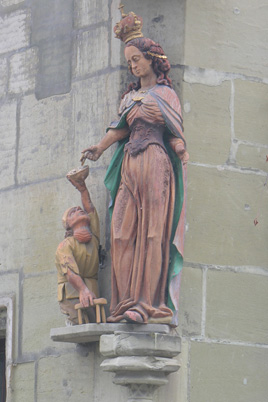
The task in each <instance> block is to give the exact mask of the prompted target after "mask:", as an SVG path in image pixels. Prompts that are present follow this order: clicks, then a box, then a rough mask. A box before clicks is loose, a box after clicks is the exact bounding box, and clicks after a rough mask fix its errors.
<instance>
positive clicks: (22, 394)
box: [12, 363, 35, 402]
mask: <svg viewBox="0 0 268 402" xmlns="http://www.w3.org/2000/svg"><path fill="white" fill-rule="evenodd" d="M12 371H13V381H12V388H13V390H14V389H16V392H15V393H13V396H12V401H14V402H34V382H35V363H24V364H18V365H17V366H15V367H13V369H12Z"/></svg>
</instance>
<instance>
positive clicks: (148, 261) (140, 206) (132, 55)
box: [81, 12, 188, 326]
mask: <svg viewBox="0 0 268 402" xmlns="http://www.w3.org/2000/svg"><path fill="white" fill-rule="evenodd" d="M141 27H142V19H141V17H138V16H136V15H135V14H134V13H133V12H130V13H128V14H124V13H123V12H122V20H121V21H120V22H119V23H117V24H116V26H115V28H114V32H115V35H116V37H117V38H119V39H121V40H122V41H123V42H124V43H125V58H126V61H127V63H128V67H129V69H130V71H131V73H132V74H133V75H134V76H135V77H136V78H137V82H135V83H132V84H130V85H129V87H128V89H127V91H126V92H125V93H124V94H123V96H122V101H121V104H120V107H119V117H120V118H119V120H118V121H116V122H113V123H112V124H111V125H110V127H109V128H108V129H107V132H106V135H105V136H104V137H103V138H102V140H101V141H100V142H99V143H98V144H97V145H93V146H90V147H89V148H87V149H85V150H84V151H83V154H82V157H81V161H82V163H83V162H84V161H85V159H90V160H92V161H96V160H97V159H98V158H99V157H100V156H101V155H102V153H103V152H104V151H105V150H106V149H107V148H108V147H110V146H111V145H112V144H113V143H115V142H117V141H118V148H117V150H116V152H115V154H114V156H113V158H112V161H111V164H110V166H109V168H108V171H107V174H106V178H105V184H106V186H107V188H108V189H109V190H110V193H111V199H112V201H111V206H110V211H111V215H112V218H111V258H112V267H111V271H112V279H111V286H112V299H111V306H110V309H111V315H110V317H109V318H108V320H107V321H108V322H120V321H122V320H127V321H128V322H133V323H168V324H170V325H173V326H176V325H177V324H178V300H179V286H180V271H181V268H182V261H183V239H184V221H185V197H186V163H187V160H188V153H187V151H186V143H185V139H184V135H183V126H182V117H181V106H180V102H179V99H178V97H177V95H176V93H175V92H174V90H173V89H172V83H171V80H170V78H169V77H168V72H169V70H170V63H169V61H168V59H167V56H166V55H165V53H164V51H163V49H162V48H161V46H160V45H159V44H157V43H155V42H154V41H153V40H151V39H149V38H144V37H143V34H142V32H141Z"/></svg>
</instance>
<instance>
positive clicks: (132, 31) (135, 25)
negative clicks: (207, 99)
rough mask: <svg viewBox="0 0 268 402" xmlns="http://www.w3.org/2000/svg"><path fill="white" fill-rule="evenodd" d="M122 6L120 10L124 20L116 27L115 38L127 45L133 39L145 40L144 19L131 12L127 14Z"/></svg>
mask: <svg viewBox="0 0 268 402" xmlns="http://www.w3.org/2000/svg"><path fill="white" fill-rule="evenodd" d="M123 7H124V6H123V5H122V4H121V5H120V7H119V9H120V11H121V16H122V19H121V21H120V22H117V24H116V25H115V27H114V33H115V37H116V38H118V39H120V40H122V41H123V42H125V43H127V42H129V41H130V40H132V39H136V38H143V33H142V32H141V29H142V18H141V17H139V16H138V15H136V14H135V13H133V11H131V12H130V13H128V14H125V13H124V11H123Z"/></svg>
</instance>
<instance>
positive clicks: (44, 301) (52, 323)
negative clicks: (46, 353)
mask: <svg viewBox="0 0 268 402" xmlns="http://www.w3.org/2000/svg"><path fill="white" fill-rule="evenodd" d="M23 307H24V311H27V314H24V315H23V332H22V333H23V347H22V349H23V353H27V352H28V353H29V352H32V353H33V352H40V351H41V350H42V349H45V348H47V347H52V346H54V347H55V344H54V343H53V342H52V340H50V338H49V328H53V327H56V326H58V325H61V326H62V325H64V321H65V320H64V316H63V314H61V313H60V309H59V306H58V302H57V274H56V270H55V274H47V275H42V276H41V275H40V276H35V277H32V278H26V279H24V283H23Z"/></svg>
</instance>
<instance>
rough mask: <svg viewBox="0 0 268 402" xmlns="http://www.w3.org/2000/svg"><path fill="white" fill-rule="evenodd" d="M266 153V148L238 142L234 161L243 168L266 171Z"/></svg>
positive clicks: (267, 150) (267, 166)
mask: <svg viewBox="0 0 268 402" xmlns="http://www.w3.org/2000/svg"><path fill="white" fill-rule="evenodd" d="M267 155H268V148H264V147H258V146H250V145H243V144H240V145H239V147H238V151H237V154H236V163H237V164H238V166H242V167H243V168H248V169H260V170H263V171H267V169H268V163H267V162H266V156H267Z"/></svg>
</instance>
